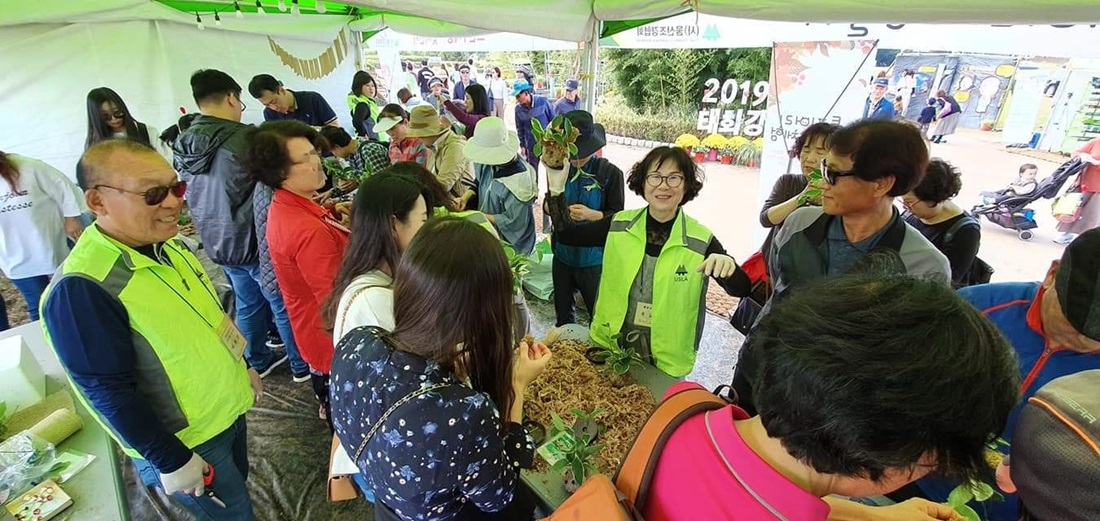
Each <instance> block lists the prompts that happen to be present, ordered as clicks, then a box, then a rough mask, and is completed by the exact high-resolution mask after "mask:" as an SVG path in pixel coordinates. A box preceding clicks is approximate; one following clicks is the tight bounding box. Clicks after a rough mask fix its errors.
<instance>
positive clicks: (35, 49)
mask: <svg viewBox="0 0 1100 521" xmlns="http://www.w3.org/2000/svg"><path fill="white" fill-rule="evenodd" d="M330 18H333V17H330ZM328 23H329V27H330V30H329V31H328V33H329V36H328V37H327V38H326V39H323V40H322V39H320V37H319V36H318V35H316V33H315V34H313V35H311V38H313V39H312V40H303V39H298V38H293V37H280V36H277V35H276V36H274V37H273V39H272V40H269V39H268V37H267V36H264V35H261V34H256V33H247V32H236V31H230V30H218V29H216V28H215V27H214V24H213V20H209V21H207V25H208V28H207V29H206V30H205V31H199V30H198V29H197V27H196V26H195V24H194V23H193V22H192V23H178V22H169V21H126V22H105V23H77V24H28V25H19V26H9V27H0V48H3V49H4V70H5V74H4V75H2V76H0V114H2V115H3V116H2V118H0V150H4V151H7V152H15V153H18V154H23V155H27V156H31V157H36V158H39V159H42V160H44V161H46V162H48V163H50V164H51V165H53V166H55V167H57V168H58V169H60V170H61V171H62V172H64V173H65V174H66V175H68V176H70V177H73V176H74V175H75V169H74V168H75V165H76V162H77V160H78V159H79V156H80V154H81V152H83V150H84V139H85V136H86V133H87V110H86V107H85V96H86V94H87V92H88V91H89V90H91V89H93V88H96V87H100V86H106V87H110V88H112V89H114V90H115V91H116V92H118V93H119V95H120V96H122V99H123V100H124V101H125V102H126V104H127V105H128V107H129V109H130V111H131V113H132V114H133V115H134V117H135V118H136V119H138V120H139V121H141V122H143V123H146V124H148V125H149V126H150V127H152V128H153V129H155V133H157V134H159V132H160V130H162V129H164V128H166V127H167V126H169V125H171V124H174V123H175V121H176V120H177V119H178V118H179V116H180V111H179V107H185V108H186V109H187V110H188V111H189V112H194V111H196V110H197V107H196V106H195V102H194V100H193V99H192V97H191V89H190V81H189V79H190V76H191V73H193V72H194V71H195V70H198V69H203V68H214V69H219V70H222V71H225V72H226V73H228V74H229V75H230V76H232V77H233V78H234V79H235V80H237V82H238V83H239V84H240V85H241V87H242V88H244V89H245V92H244V93H243V97H244V101H245V104H246V105H247V106H248V110H246V111H245V113H244V121H245V122H246V123H261V122H262V121H263V115H262V111H263V106H261V105H260V104H259V102H257V101H255V100H253V99H252V98H251V96H249V95H248V93H247V88H248V81H249V80H250V79H251V78H252V76H254V75H256V74H261V73H269V74H272V75H274V76H275V77H277V78H279V79H280V80H282V81H283V83H284V84H285V85H286V86H287V87H288V88H290V89H301V90H313V91H317V92H320V93H321V94H322V95H323V96H324V97H325V98H326V99H327V100H328V102H329V103H330V104H331V105H332V108H333V109H334V110H335V111H336V114H337V116H338V117H339V118H340V122H341V123H342V124H343V125H345V126H346V127H348V128H350V126H351V118H350V115H349V113H348V109H347V103H346V101H345V100H346V97H347V93H348V90H349V88H350V86H351V77H352V75H353V74H354V73H355V63H356V55H355V53H356V51H355V45H354V41H353V39H354V38H355V35H353V34H352V33H351V32H350V31H346V32H345V41H346V43H347V50H346V52H345V56H344V59H343V61H342V62H341V63H339V64H336V67H335V69H334V70H332V71H330V72H328V74H327V75H325V76H323V77H322V78H320V79H317V80H310V79H307V78H304V77H301V76H299V75H298V74H297V73H296V72H294V71H293V70H292V69H291V68H290V67H288V66H287V65H285V64H284V63H283V61H282V60H281V59H280V57H279V56H278V55H276V54H275V52H274V51H273V47H272V45H271V42H272V41H274V42H275V43H276V44H277V45H278V46H279V47H281V48H282V49H284V50H285V51H287V52H288V53H289V54H291V55H293V56H294V57H297V58H299V59H302V60H312V59H314V58H317V57H318V56H319V55H320V54H322V53H323V52H325V51H326V49H328V48H329V47H330V46H332V45H333V39H334V38H336V37H337V36H338V35H339V34H340V31H341V30H342V28H343V27H344V22H343V21H342V20H340V19H334V20H330V21H329V22H328Z"/></svg>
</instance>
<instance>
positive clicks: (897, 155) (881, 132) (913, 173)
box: [828, 119, 928, 197]
mask: <svg viewBox="0 0 1100 521" xmlns="http://www.w3.org/2000/svg"><path fill="white" fill-rule="evenodd" d="M828 145H829V149H830V150H829V151H830V152H832V153H833V154H837V155H843V156H851V157H852V171H853V172H854V173H855V176H856V177H858V178H860V179H862V180H864V181H877V180H879V179H882V178H886V177H893V178H894V186H893V188H891V189H890V191H889V192H887V194H886V195H888V196H890V197H898V196H901V195H905V194H907V193H909V191H910V190H912V189H913V187H914V186H917V184H919V183H920V181H921V179H923V178H924V171H925V169H926V168H928V146H927V145H925V144H924V138H923V137H921V132H920V129H919V128H917V127H916V126H913V125H909V124H906V123H902V122H899V121H889V120H880V119H864V120H860V121H857V122H855V123H852V124H850V125H847V126H845V127H843V128H841V129H840V130H838V131H836V133H835V134H833V135H831V136H829V142H828Z"/></svg>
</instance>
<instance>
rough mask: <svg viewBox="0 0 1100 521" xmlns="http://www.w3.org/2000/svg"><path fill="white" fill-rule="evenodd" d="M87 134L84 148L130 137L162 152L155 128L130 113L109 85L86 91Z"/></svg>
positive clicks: (162, 153)
mask: <svg viewBox="0 0 1100 521" xmlns="http://www.w3.org/2000/svg"><path fill="white" fill-rule="evenodd" d="M86 105H87V109H88V137H86V138H85V139H84V149H85V150H87V149H88V148H91V146H92V145H94V144H96V143H99V142H100V141H103V140H106V139H130V140H133V141H137V142H138V143H141V144H143V145H147V146H150V147H152V148H154V149H157V151H158V152H160V153H161V155H164V153H165V152H166V151H163V150H162V149H160V148H159V147H158V140H157V138H156V137H155V136H156V135H155V131H154V130H152V128H151V127H149V126H148V125H146V124H145V123H142V122H140V121H138V120H136V119H134V116H133V115H132V114H130V109H128V108H127V107H126V102H125V101H122V97H121V96H119V95H118V93H117V92H115V91H114V90H112V89H110V88H108V87H98V88H95V89H92V90H90V91H88V98H87V103H86Z"/></svg>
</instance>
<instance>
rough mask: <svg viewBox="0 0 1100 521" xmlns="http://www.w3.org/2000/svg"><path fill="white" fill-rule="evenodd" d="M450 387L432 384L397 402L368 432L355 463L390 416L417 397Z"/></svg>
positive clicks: (357, 451)
mask: <svg viewBox="0 0 1100 521" xmlns="http://www.w3.org/2000/svg"><path fill="white" fill-rule="evenodd" d="M450 385H452V384H432V385H429V386H426V387H421V388H419V389H417V390H415V391H413V392H411V393H409V394H406V395H405V396H403V397H402V398H401V399H400V400H397V401H396V402H394V404H393V405H391V406H390V408H389V409H387V410H386V412H384V413H382V416H380V417H379V418H378V421H376V422H374V425H373V426H371V428H370V431H368V432H367V435H366V436H365V437H363V441H362V443H360V444H359V448H358V449H356V451H355V456H354V457H352V461H355V462H358V461H359V456H362V455H363V450H364V449H366V448H367V444H368V443H370V440H371V438H373V437H374V433H376V432H378V429H379V428H381V427H382V426H383V425H385V423H386V420H388V419H389V417H390V415H391V414H393V411H396V410H397V409H398V408H399V407H401V406H402V405H405V404H406V403H408V402H409V401H410V400H412V399H413V398H416V397H417V396H420V395H422V394H427V393H430V392H432V391H434V390H436V389H442V388H444V387H448V386H450Z"/></svg>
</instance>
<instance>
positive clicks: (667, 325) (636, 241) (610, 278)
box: [591, 208, 711, 377]
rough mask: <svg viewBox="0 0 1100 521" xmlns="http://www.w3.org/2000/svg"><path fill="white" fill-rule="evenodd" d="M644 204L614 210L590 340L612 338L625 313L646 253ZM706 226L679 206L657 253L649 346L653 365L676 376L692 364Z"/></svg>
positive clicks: (699, 319)
mask: <svg viewBox="0 0 1100 521" xmlns="http://www.w3.org/2000/svg"><path fill="white" fill-rule="evenodd" d="M647 211H648V208H641V209H638V210H627V211H623V212H619V213H617V214H615V217H613V218H612V221H611V232H610V233H609V234H608V235H607V243H606V245H605V246H604V257H603V275H602V276H601V277H600V289H599V293H598V295H599V298H597V299H596V313H595V316H594V317H593V318H592V329H591V333H592V340H593V341H595V342H596V343H597V344H599V345H602V346H605V347H606V346H611V345H612V343H613V342H615V341H617V338H618V336H619V332H620V331H621V330H622V328H623V322H624V321H625V320H626V313H627V307H628V304H629V303H628V302H627V295H629V294H630V287H631V285H633V284H634V279H635V278H636V277H637V276H638V270H639V269H641V266H642V260H643V259H644V258H645V245H646V229H645V228H646V212H647ZM710 239H711V232H710V230H708V229H707V228H706V227H704V226H703V225H701V224H699V223H698V222H697V221H696V220H695V219H692V218H691V217H688V216H687V215H685V214H684V211H683V210H680V212H679V214H678V215H677V216H676V222H674V223H673V225H672V234H671V236H670V237H669V238H668V242H666V243H665V246H664V248H662V249H661V255H660V256H659V257H657V267H656V269H655V273H654V288H653V302H652V304H653V314H652V318H651V328H650V337H651V338H650V340H651V342H650V346H651V347H650V349H651V351H652V353H653V360H654V363H655V365H656V366H657V368H658V369H660V370H662V371H664V372H665V373H668V374H669V375H672V376H676V377H680V376H684V375H686V374H688V373H690V372H691V369H692V367H694V366H695V352H696V350H698V348H699V340H700V337H701V332H702V328H701V327H700V326H701V325H702V320H703V311H704V310H705V309H706V306H704V305H703V299H705V298H706V287H707V278H706V277H705V276H704V275H703V274H702V273H700V272H698V271H696V270H697V268H699V266H700V265H701V264H702V263H703V261H704V260H705V259H706V257H705V256H706V251H707V245H708V244H710Z"/></svg>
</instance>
